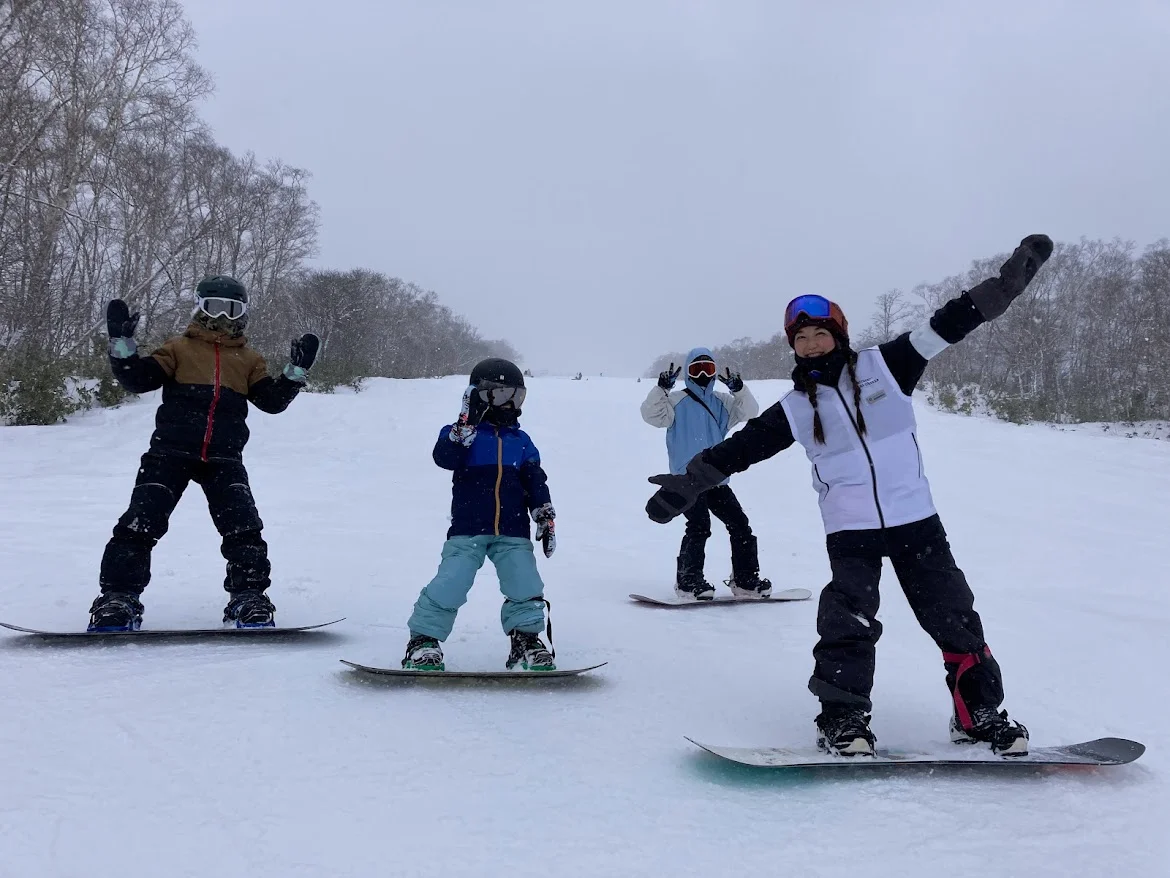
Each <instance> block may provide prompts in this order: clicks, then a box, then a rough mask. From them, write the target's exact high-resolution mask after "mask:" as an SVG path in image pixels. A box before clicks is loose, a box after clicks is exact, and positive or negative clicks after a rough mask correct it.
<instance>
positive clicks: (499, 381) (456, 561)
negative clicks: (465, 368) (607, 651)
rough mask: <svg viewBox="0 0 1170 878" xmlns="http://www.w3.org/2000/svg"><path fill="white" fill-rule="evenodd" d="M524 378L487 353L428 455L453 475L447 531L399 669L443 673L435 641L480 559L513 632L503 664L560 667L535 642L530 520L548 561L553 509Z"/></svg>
mask: <svg viewBox="0 0 1170 878" xmlns="http://www.w3.org/2000/svg"><path fill="white" fill-rule="evenodd" d="M525 393H526V390H525V388H524V375H523V374H522V373H521V372H520V370H519V369H518V368H517V367H516V365H515V364H514V363H511V362H509V361H508V360H503V359H498V358H491V359H487V360H483V361H482V362H480V363H478V364H477V365H476V366H475V368H474V369H472V371H471V383H470V385H469V386H468V388H467V390H466V391H465V392H464V394H463V410H462V412H461V414H460V416H459V420H458V421H456V422H455V423H454V424H448V425H447V426H445V427H443V429H442V430H441V431H440V432H439V439H438V441H437V442H436V443H435V449H434V452H433V457H434V459H435V463H437V464H438V465H439V466H441V467H442V468H443V469H449V470H452V471H453V473H454V474H453V475H452V478H451V484H452V488H451V528H450V529H449V530H448V531H447V542H446V543H444V545H443V559H442V561H441V563H440V564H439V569H438V572H437V573H436V574H435V577H434V579H432V580H431V581H430V582H429V583H428V584H427V585H426V587H425V588H423V590H422V592H421V593H420V594H419V596H418V600H417V601H416V602H415V605H414V612H413V613H411V616H410V621H409V623H408V625H409V628H410V640H409V642H408V643H407V644H406V656H405V657H404V658H403V660H402V667H404V668H413V669H420V670H432V671H442V670H443V669H444V664H443V651H442V649H441V648H440V646H439V642H440V641H444V640H446V639H447V637H448V636H449V635H450V634H451V629H452V627H454V625H455V616H456V614H457V613H458V612H459V608H460V607H461V606H463V604H464V603H466V602H467V593H468V592H469V591H470V590H471V585H472V583H473V582H474V581H475V574H476V572H477V571H478V570H479V568H480V567H482V566H483V562H484V559H491V562H492V563H493V564H494V565H495V566H496V573H497V575H498V576H499V578H500V591H502V592H503V593H504V605H503V608H502V609H501V610H500V622H501V624H502V625H503V628H504V633H505V634H507V635H508V636H509V637H510V638H511V650H510V651H509V653H508V660H507V663H506V667H507V668H509V669H511V668H514V667H516V666H517V665H519V666H520V667H521V668H522V669H524V670H526V671H551V670H555V669H556V665H555V664H554V663H553V654H552V653H551V652H550V651H549V649H548V648H547V647H546V646H545V645H544V643H543V642H542V641H541V639H540V632H541V630H542V629H543V628H544V625H545V617H544V608H545V601H544V583H543V582H542V581H541V578H540V573H539V572H538V571H537V569H536V555H535V552H534V551H533V543H532V540H531V539H530V538H529V534H530V531H529V524H528V517H529V514H530V513H531V515H532V520H533V521H535V522H536V538H537V539H539V540H541V542H542V543H543V546H544V554H545V557H549V556H551V555H552V553H553V551H554V550H555V548H556V541H555V536H554V526H553V519H554V518H555V517H556V512H555V511H554V510H553V507H552V502H551V498H550V497H549V491H548V485H547V477H546V476H545V473H544V470H543V469H542V468H541V466H540V452H538V451H537V450H536V446H535V445H533V443H532V440H531V439H530V438H529V437H528V434H527V433H525V432H524V431H523V430H521V429H520V426H519V418H520V407H521V406H522V405H523V404H524V396H525Z"/></svg>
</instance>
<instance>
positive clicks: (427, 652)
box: [402, 633, 446, 671]
mask: <svg viewBox="0 0 1170 878" xmlns="http://www.w3.org/2000/svg"><path fill="white" fill-rule="evenodd" d="M402 667H403V668H405V669H406V670H408V671H442V670H445V669H446V666H445V665H444V664H443V648H442V647H441V646H439V641H437V640H435V638H433V637H428V636H427V635H425V634H414V633H411V635H410V640H408V641H407V643H406V655H405V656H403V658H402Z"/></svg>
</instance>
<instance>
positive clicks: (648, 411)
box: [642, 384, 681, 428]
mask: <svg viewBox="0 0 1170 878" xmlns="http://www.w3.org/2000/svg"><path fill="white" fill-rule="evenodd" d="M680 396H681V394H674V393H667V392H666V391H665V390H663V389H662V388H661V387H659V386H658V385H657V384H655V385H654V386H653V387H651V388H650V393H649V395H648V396H647V397H646V399H645V400H644V401H643V402H642V420H643V421H645V422H646V423H647V424H649V425H650V426H651V427H663V428H665V427H669V426H670V425H671V424H673V423H674V407H675V406H676V405H677V404H678V398H677V397H680Z"/></svg>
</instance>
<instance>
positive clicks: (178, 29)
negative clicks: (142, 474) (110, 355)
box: [0, 0, 514, 423]
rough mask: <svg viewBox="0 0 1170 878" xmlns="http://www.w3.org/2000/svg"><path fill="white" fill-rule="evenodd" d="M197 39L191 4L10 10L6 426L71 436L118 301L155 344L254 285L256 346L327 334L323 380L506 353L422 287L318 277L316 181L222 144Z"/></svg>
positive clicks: (279, 352)
mask: <svg viewBox="0 0 1170 878" xmlns="http://www.w3.org/2000/svg"><path fill="white" fill-rule="evenodd" d="M194 40H195V34H194V32H193V30H192V28H191V26H190V24H189V23H188V22H187V21H186V19H185V18H184V15H183V9H182V7H181V5H180V4H179V3H178V2H175V0H0V420H7V421H8V422H16V423H50V422H52V421H55V420H57V419H58V418H59V417H60V416H61V415H62V414H64V413H65V412H67V411H68V410H69V408H70V407H71V405H73V404H74V403H72V402H71V401H70V397H69V393H68V386H67V382H66V378H67V377H69V376H72V377H83V378H84V377H101V376H105V375H107V374H108V371H109V370H108V367H107V366H106V363H105V320H104V309H105V303H106V302H107V301H108V300H109V299H111V298H121V299H125V300H126V301H127V302H129V303H130V305H131V307H132V308H133V309H135V310H138V311H140V312H141V313H142V321H141V324H140V329H139V333H138V334H139V337H140V339H141V340H142V341H143V342H144V343H145V344H147V345H149V344H151V343H153V342H157V341H160V340H161V339H163V338H165V337H167V336H169V335H172V334H174V333H175V332H176V331H179V330H180V329H181V328H182V327H183V325H185V323H186V321H187V319H188V318H189V316H190V312H191V306H192V290H193V289H194V286H195V283H196V282H197V281H198V280H199V278H200V277H202V276H204V275H205V274H208V273H227V274H232V275H234V276H235V277H237V278H239V279H240V280H241V281H243V282H244V283H245V284H246V285H247V286H248V288H249V291H250V293H251V295H252V303H251V304H252V309H253V315H254V317H253V327H254V328H253V329H251V330H250V333H249V334H250V336H251V337H252V338H253V340H254V342H255V343H256V345H257V347H259V348H260V349H261V350H262V351H264V352H265V353H266V354H269V355H270V356H271V357H273V358H278V359H279V358H283V357H285V356H287V345H288V339H289V338H290V337H292V335H293V334H294V331H295V333H296V334H299V333H300V332H303V331H305V330H306V329H313V330H315V331H318V332H320V333H321V334H322V336H323V338H325V337H327V338H328V341H327V344H326V347H325V349H324V351H323V353H322V357H321V362H320V374H321V375H322V376H328V377H329V378H331V379H332V380H335V381H347V380H351V379H352V378H354V377H356V375H357V374H366V375H389V376H393V377H407V376H414V375H426V374H440V373H446V372H450V371H461V370H463V369H464V368H465V367H466V366H467V364H468V363H470V362H474V361H475V360H476V359H477V358H478V357H480V356H483V355H485V353H486V352H488V351H491V352H502V353H503V352H508V351H510V349H509V348H507V345H506V344H501V343H493V342H488V341H485V340H484V339H482V338H480V336H479V334H478V333H477V332H476V331H475V329H474V328H473V327H472V326H470V325H469V324H468V323H467V322H466V321H465V320H463V319H461V318H460V317H458V316H457V315H455V314H453V313H452V312H451V311H450V310H449V309H447V308H445V307H444V306H442V305H441V304H439V303H438V301H437V300H436V297H435V295H434V294H433V293H430V292H427V291H424V290H420V289H418V288H417V287H415V286H413V285H411V284H407V283H404V282H402V281H400V280H397V279H392V278H388V277H385V276H382V275H377V274H374V273H371V272H351V273H342V274H331V273H321V272H310V271H307V270H306V267H305V260H307V259H308V258H310V257H311V256H313V255H314V251H315V248H316V242H317V231H318V209H317V205H316V204H314V203H313V201H312V200H311V199H310V198H309V194H308V189H307V180H308V177H309V174H308V172H307V171H305V170H303V169H300V168H294V167H291V166H289V165H287V164H285V163H284V162H282V161H280V160H272V161H268V162H261V161H259V160H257V158H256V157H255V156H254V155H252V154H251V153H248V154H245V155H235V154H233V153H232V152H231V151H229V150H228V149H227V148H225V147H223V146H221V145H220V144H218V143H216V141H215V139H214V138H213V136H212V134H211V132H210V131H209V130H208V127H207V126H206V124H205V123H204V122H203V121H202V120H201V119H200V118H199V116H198V113H197V108H198V104H199V102H200V101H201V100H202V99H203V98H205V97H206V96H207V95H209V94H210V92H211V90H212V83H211V78H210V76H209V75H208V74H207V72H205V71H204V70H203V69H201V68H200V67H199V66H198V65H197V64H196V63H195V61H194V59H193V49H194ZM333 282H336V283H337V284H339V285H342V286H345V288H346V289H353V290H358V291H360V293H361V297H360V304H355V302H354V301H353V300H350V299H348V298H346V296H345V295H344V294H343V293H342V292H341V291H340V289H338V288H336V287H334V286H331V284H332V283H333ZM323 291H324V293H323ZM323 294H328V295H330V296H332V297H333V298H334V302H335V304H337V303H343V307H342V308H341V313H340V314H339V313H338V312H336V311H329V310H327V309H322V308H320V307H319V304H318V303H319V301H320V299H321V297H322V295H323ZM360 309H365V310H364V311H361V310H360ZM347 321H348V323H347ZM343 325H348V326H350V327H352V328H354V329H355V330H356V329H358V328H360V330H361V332H360V333H357V332H356V331H355V332H352V333H351V332H342V331H338V330H339V329H340V328H341V327H342V326H343ZM513 353H514V352H513ZM346 364H350V367H351V368H361V369H366V370H369V371H365V372H363V373H354V372H351V371H347V365H346ZM101 396H103V397H104V398H106V399H107V400H108V399H112V398H115V397H116V390H115V389H114V387H113V385H112V383H107V384H106V385H104V386H103V393H102V394H101Z"/></svg>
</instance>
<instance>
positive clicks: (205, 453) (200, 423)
mask: <svg viewBox="0 0 1170 878" xmlns="http://www.w3.org/2000/svg"><path fill="white" fill-rule="evenodd" d="M195 294H196V299H197V301H196V305H195V309H194V311H193V312H192V320H191V324H190V325H189V326H188V327H187V329H186V331H185V332H184V333H183V334H182V335H181V336H179V337H177V338H172V339H171V340H170V341H167V342H166V343H165V344H163V345H162V346H161V347H160V348H158V349H157V350H156V351H154V353H152V354H151V355H150V356H147V357H143V356H140V355H139V354H138V347H137V345H136V343H135V341H134V330H135V328H136V327H137V325H138V318H139V315H138V314H134V315H131V314H130V309H129V308H128V307H127V305H126V303H125V302H123V301H121V300H120V299H114V300H113V301H111V302H110V303H109V305H108V307H107V309H106V325H107V328H108V329H109V334H110V366H111V368H112V370H113V373H114V377H115V378H116V379H117V380H118V382H119V383H120V384H121V385H122V386H123V387H125V388H126V389H127V390H128V391H130V392H131V393H148V392H150V391H152V390H158V389H159V388H160V387H161V388H162V404H161V405H160V406H159V408H158V413H157V414H156V416H155V430H154V434H153V435H152V436H151V439H150V448H149V450H148V451H147V452H146V453H145V454H144V455H143V456H142V464H141V466H140V467H139V469H138V477H137V479H136V480H135V483H134V491H133V493H132V494H131V496H130V506H129V508H128V509H127V510H126V512H125V513H124V514H123V515H122V517H121V518H120V519H119V520H118V523H117V525H116V526H115V527H114V533H113V536H112V537H111V539H110V541H109V542H108V543H107V544H106V549H105V553H104V555H103V556H102V563H101V574H100V586H101V594H100V595H99V596H98V598H97V599H96V600H95V601H94V602H93V605H92V606H91V607H90V621H89V630H90V631H136V630H138V628H139V627H140V626H141V624H142V610H143V608H142V603H141V601H140V598H141V596H142V591H143V589H145V588H146V586H147V584H148V583H149V582H150V554H151V551H152V550H153V548H154V546H155V545H156V544H157V543H158V541H159V539H161V538H162V536H163V535H164V534H165V533H166V532H167V524H168V522H169V520H170V516H171V513H172V512H174V510H175V506H176V505H177V504H178V502H179V498H180V497H181V496H182V495H183V491H184V490H185V489H186V487H187V485H188V484H189V483H190V482H196V483H197V484H199V485H200V487H202V488H203V493H204V494H205V495H206V497H207V504H208V506H209V508H210V510H211V518H212V520H213V521H214V523H215V527H216V529H217V530H218V531H219V533H220V535H221V536H222V537H223V543H222V546H221V551H222V553H223V556H224V558H225V559H226V560H227V577H226V579H225V580H224V588H225V589H226V590H227V592H228V593H229V594H230V595H231V598H230V599H229V600H228V604H227V607H226V608H225V609H224V616H223V621H224V623H225V624H234V625H235V626H236V627H241V628H243V627H274V626H275V620H274V614H275V610H276V608H275V607H274V606H273V604H272V601H271V600H269V598H268V596H267V595H266V594H265V590H266V589H267V588H268V586H269V585H270V584H271V580H270V579H269V573H270V570H271V566H270V564H269V561H268V546H267V544H266V543H265V542H264V540H263V539H262V538H261V529H262V528H263V523H262V522H261V520H260V516H259V513H258V512H257V510H256V503H255V501H254V500H253V499H252V491H251V488H250V487H249V485H248V473H247V470H246V469H245V468H244V462H243V451H244V445H245V444H246V443H247V441H248V426H247V423H246V419H247V416H248V403H249V402H251V403H252V404H253V405H254V406H256V408H258V409H260V410H261V411H263V412H268V413H269V414H277V413H279V412H282V411H284V410H285V409H286V408H288V406H289V403H291V402H292V401H293V398H294V397H295V396H296V395H297V393H299V392H300V390H301V388H303V387H304V386H305V382H306V380H307V373H308V370H309V368H310V367H311V366H312V365H313V361H314V360H315V359H316V356H317V349H318V346H319V344H320V342H319V340H318V338H317V336H315V335H313V334H312V333H306V334H305V335H302V336H301V337H300V338H299V339H297V340H295V341H293V343H292V352H291V356H290V360H289V364H288V365H287V366H286V367H285V369H284V371H283V373H282V374H281V375H280V376H279V377H277V378H275V379H273V378H271V377H269V375H268V367H267V364H266V363H265V362H264V358H263V357H262V356H261V355H260V354H259V353H258V352H257V351H256V350H254V349H253V348H251V347H249V346H248V340H247V338H246V337H245V336H244V329H245V328H246V327H247V324H248V293H247V290H246V289H245V288H244V285H243V284H241V283H240V282H239V281H237V280H235V279H234V278H231V277H227V276H225V275H216V276H214V277H208V278H204V279H203V280H202V281H201V282H200V283H199V285H198V286H197V287H196V290H195Z"/></svg>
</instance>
